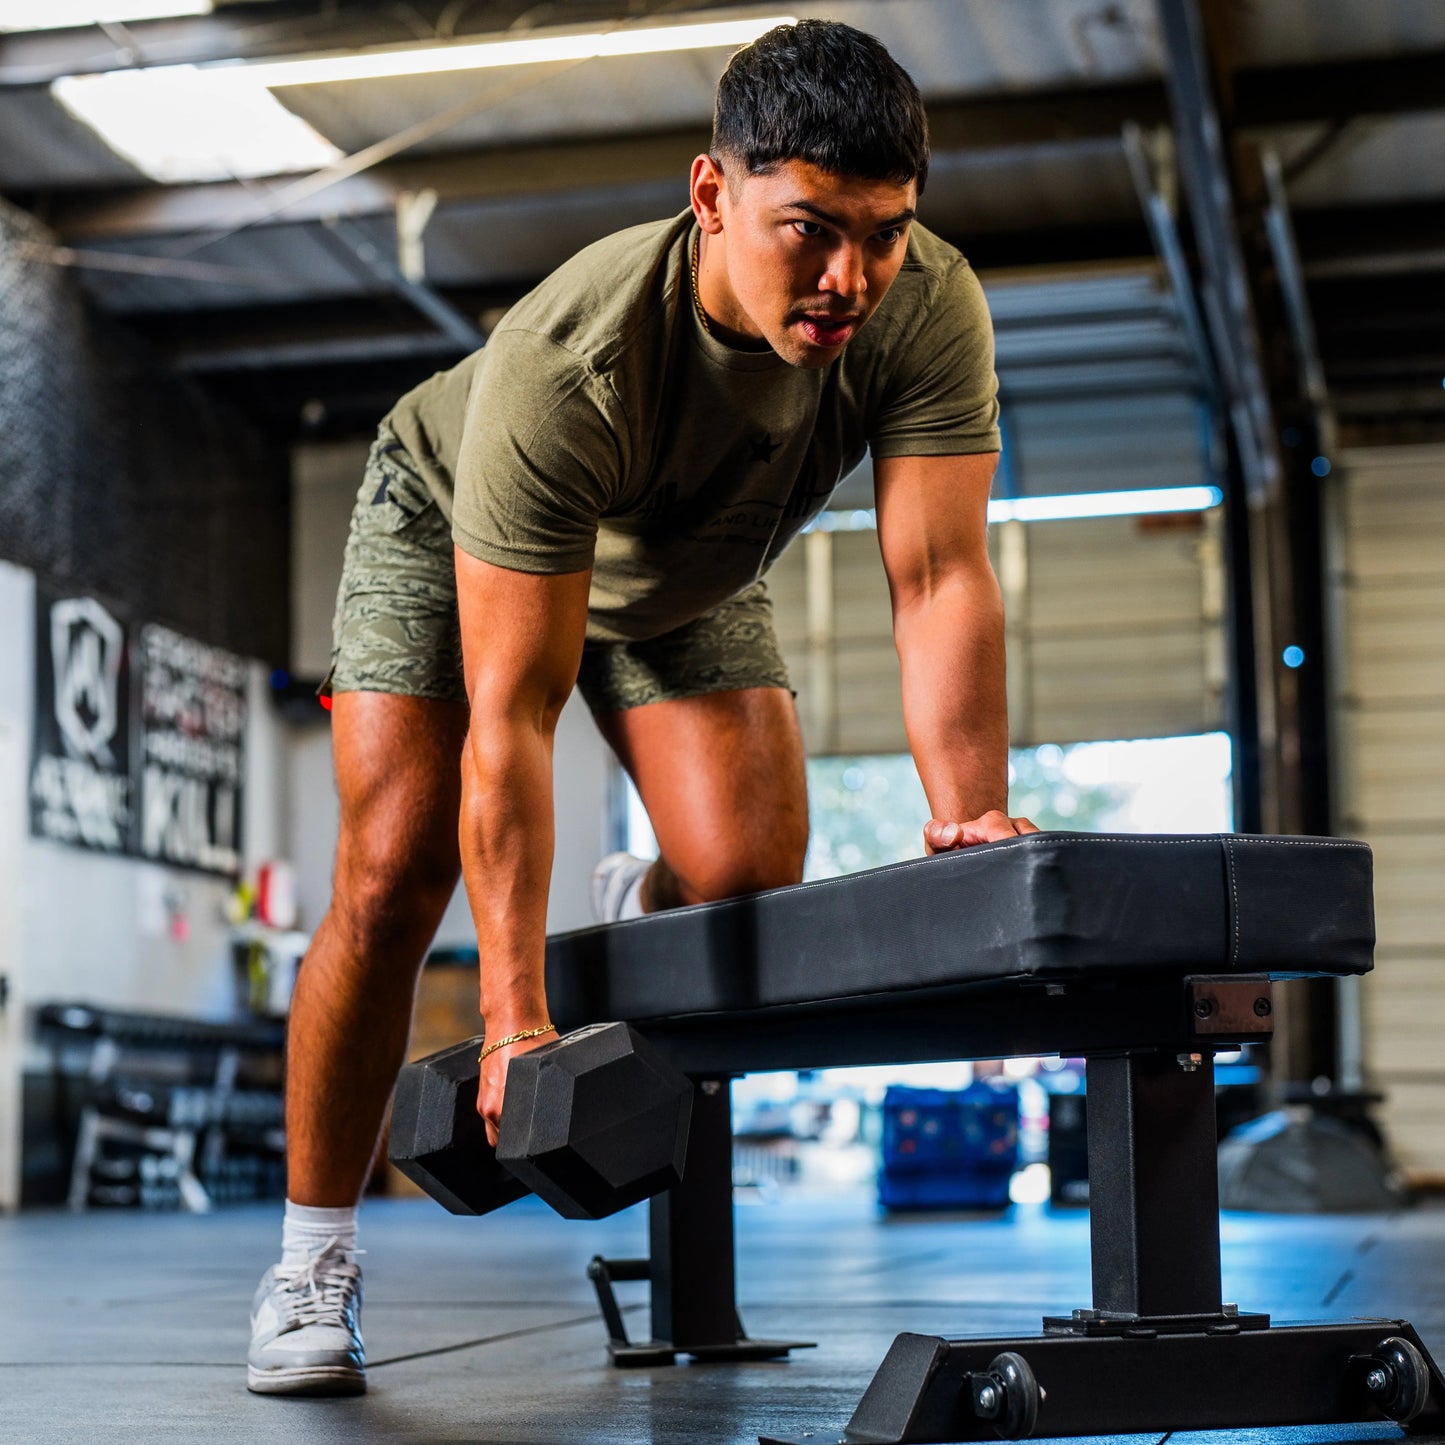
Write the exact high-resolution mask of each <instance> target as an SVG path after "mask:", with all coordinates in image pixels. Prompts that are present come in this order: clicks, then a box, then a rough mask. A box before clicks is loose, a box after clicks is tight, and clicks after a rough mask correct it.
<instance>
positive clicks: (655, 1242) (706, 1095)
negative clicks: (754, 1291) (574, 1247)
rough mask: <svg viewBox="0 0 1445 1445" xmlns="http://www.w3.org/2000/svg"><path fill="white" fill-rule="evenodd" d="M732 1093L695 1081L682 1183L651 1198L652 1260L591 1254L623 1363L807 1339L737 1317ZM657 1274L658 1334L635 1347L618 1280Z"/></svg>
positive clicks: (774, 1350)
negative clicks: (761, 1335)
mask: <svg viewBox="0 0 1445 1445" xmlns="http://www.w3.org/2000/svg"><path fill="white" fill-rule="evenodd" d="M732 1158H733V1131H732V1093H731V1088H730V1082H729V1080H727V1079H703V1080H700V1081H699V1082H698V1085H697V1095H696V1097H695V1099H694V1100H693V1106H692V1127H691V1130H690V1131H689V1134H688V1143H687V1167H686V1169H685V1171H684V1173H683V1178H682V1182H681V1183H680V1184H679V1185H678V1186H677V1188H675V1189H670V1190H669V1191H668V1192H667V1193H666V1194H662V1195H659V1196H658V1197H657V1198H655V1199H654V1200H652V1202H651V1204H650V1205H649V1208H650V1210H651V1229H650V1234H651V1241H650V1244H651V1258H650V1259H645V1260H632V1259H624V1260H606V1259H601V1258H597V1259H594V1260H593V1261H592V1263H591V1265H589V1266H588V1270H587V1273H588V1275H589V1277H590V1278H591V1280H592V1283H593V1284H594V1286H595V1287H596V1289H597V1299H598V1304H599V1306H600V1308H601V1310H602V1317H603V1319H604V1320H605V1321H606V1323H607V1332H608V1336H609V1339H608V1345H607V1348H608V1353H609V1354H610V1355H611V1357H612V1362H613V1364H616V1365H624V1366H625V1365H670V1364H673V1363H675V1362H676V1360H677V1358H678V1356H680V1355H687V1356H690V1357H691V1358H692V1359H694V1360H711V1361H723V1360H776V1359H781V1358H784V1357H785V1356H786V1355H787V1354H788V1352H789V1351H790V1350H796V1349H806V1348H808V1345H807V1344H806V1342H804V1341H800V1340H754V1339H749V1338H748V1336H747V1334H746V1332H745V1331H744V1330H743V1327H742V1321H741V1320H739V1318H738V1310H737V1283H736V1275H735V1270H734V1255H733V1179H732V1167H733V1163H732ZM641 1279H645V1280H648V1281H650V1283H651V1286H652V1333H653V1336H654V1338H653V1339H651V1340H649V1341H647V1342H646V1343H645V1344H633V1343H632V1342H631V1341H630V1340H629V1339H628V1338H627V1333H626V1330H625V1329H624V1328H623V1324H622V1314H621V1311H620V1310H619V1309H618V1307H617V1301H616V1297H615V1295H614V1293H613V1290H612V1282H613V1281H614V1280H641Z"/></svg>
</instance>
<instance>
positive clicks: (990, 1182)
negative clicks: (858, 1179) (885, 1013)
mask: <svg viewBox="0 0 1445 1445" xmlns="http://www.w3.org/2000/svg"><path fill="white" fill-rule="evenodd" d="M882 1144H883V1163H882V1168H881V1169H880V1170H879V1173H878V1199H879V1203H881V1204H882V1205H883V1207H884V1208H885V1209H1002V1208H1003V1207H1004V1206H1006V1205H1007V1204H1008V1202H1009V1197H1008V1187H1009V1180H1010V1179H1011V1178H1012V1177H1013V1172H1014V1170H1015V1169H1016V1168H1017V1167H1018V1155H1019V1101H1018V1091H1017V1090H1016V1089H1014V1088H1013V1087H1012V1086H1011V1085H1003V1086H1000V1085H997V1084H993V1083H984V1082H980V1083H975V1084H971V1085H970V1086H969V1087H968V1088H966V1089H959V1090H946V1089H916V1088H911V1087H908V1086H906V1085H900V1084H894V1085H891V1086H890V1087H889V1089H888V1092H887V1093H886V1094H885V1095H884V1098H883V1140H882Z"/></svg>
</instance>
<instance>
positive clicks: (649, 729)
mask: <svg viewBox="0 0 1445 1445" xmlns="http://www.w3.org/2000/svg"><path fill="white" fill-rule="evenodd" d="M597 726H598V727H599V728H600V729H601V732H602V735H603V737H605V738H606V739H607V741H608V743H609V744H611V746H612V749H613V751H614V752H615V753H616V754H617V756H618V758H619V759H621V762H622V765H623V767H625V768H626V769H627V771H628V772H629V773H630V774H631V776H632V780H633V782H634V783H636V784H637V791H638V793H639V794H640V795H641V797H642V801H643V804H644V805H645V807H646V808H647V813H648V816H649V817H650V818H651V819H652V827H653V831H654V832H655V833H656V834H657V843H658V848H659V850H660V852H661V855H662V856H661V857H660V858H659V859H658V861H657V862H656V863H655V864H654V865H653V867H652V869H651V871H650V872H649V873H648V875H647V877H646V879H645V880H644V882H643V885H642V904H643V907H644V908H645V909H646V910H647V911H648V912H654V911H656V910H657V909H660V908H675V907H677V906H678V905H680V904H686V903H704V902H708V901H710V900H713V899H717V898H731V897H734V896H736V895H737V894H739V893H752V892H755V891H757V890H759V889H763V888H781V887H783V886H785V885H786V884H789V883H796V882H798V881H799V879H801V878H802V876H803V855H804V853H805V852H806V851H807V846H808V797H807V777H806V773H805V769H804V763H803V739H802V733H801V731H800V730H799V727H798V714H797V709H796V708H795V707H794V705H793V698H792V695H791V694H790V693H789V692H787V691H786V690H784V689H783V688H775V687H755V688H745V689H740V690H738V691H735V692H715V693H707V694H704V695H703V696H702V697H690V698H683V699H680V700H678V701H675V702H658V703H650V704H648V705H647V706H645V707H635V708H629V709H627V710H626V711H625V712H614V713H605V714H602V715H600V716H599V717H598V719H597Z"/></svg>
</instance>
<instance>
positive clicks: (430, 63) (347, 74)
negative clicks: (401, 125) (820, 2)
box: [213, 15, 796, 90]
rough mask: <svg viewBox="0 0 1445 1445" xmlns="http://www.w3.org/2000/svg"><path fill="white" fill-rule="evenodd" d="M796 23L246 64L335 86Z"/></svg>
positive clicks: (738, 40)
mask: <svg viewBox="0 0 1445 1445" xmlns="http://www.w3.org/2000/svg"><path fill="white" fill-rule="evenodd" d="M795 23H796V17H794V16H792V15H769V16H765V17H762V18H754V19H751V20H719V21H708V22H706V23H704V24H697V25H650V26H645V27H644V26H630V25H627V26H619V27H618V28H617V29H616V30H608V31H588V32H585V33H582V34H567V33H566V32H560V31H552V32H548V33H547V34H544V35H529V36H527V37H525V38H524V39H521V40H481V41H477V42H475V43H470V42H462V43H460V44H458V43H453V44H450V45H423V46H411V47H408V48H405V49H401V50H363V51H358V52H356V53H353V54H348V55H317V56H312V57H309V58H307V59H304V60H274V61H262V62H258V63H256V64H254V65H247V66H245V67H244V69H245V73H246V76H247V79H248V80H252V81H254V82H256V83H258V84H261V85H264V86H267V87H268V88H269V89H271V90H278V89H280V87H282V86H284V85H330V84H333V83H334V82H336V81H340V80H384V79H388V78H392V77H395V76H399V75H440V74H443V73H445V72H447V71H456V70H492V69H495V68H496V67H498V66H503V65H545V64H555V63H556V62H557V61H561V60H597V59H602V58H605V57H608V56H617V55H658V54H661V53H664V52H666V51H672V50H708V49H713V48H717V47H722V46H727V47H730V48H731V47H736V46H739V45H748V44H751V43H752V42H753V41H754V40H756V39H757V38H758V36H760V35H762V34H765V33H766V32H767V31H769V30H771V29H772V28H773V27H774V26H775V25H792V24H795ZM217 69H219V67H217ZM213 73H214V72H213Z"/></svg>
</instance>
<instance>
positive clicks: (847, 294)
mask: <svg viewBox="0 0 1445 1445" xmlns="http://www.w3.org/2000/svg"><path fill="white" fill-rule="evenodd" d="M818 289H819V290H820V291H827V292H831V293H832V294H833V295H835V296H840V297H842V298H843V299H844V300H848V301H851V300H853V299H854V298H855V297H858V296H861V295H862V294H863V293H864V292H865V291H866V290H867V289H868V278H867V276H866V275H865V274H864V271H863V249H862V247H861V246H854V245H842V246H838V247H836V248H835V249H834V250H833V251H832V253H831V254H830V255H829V257H828V269H827V270H826V271H825V272H824V273H823V275H822V277H821V278H820V279H819V281H818Z"/></svg>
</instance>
